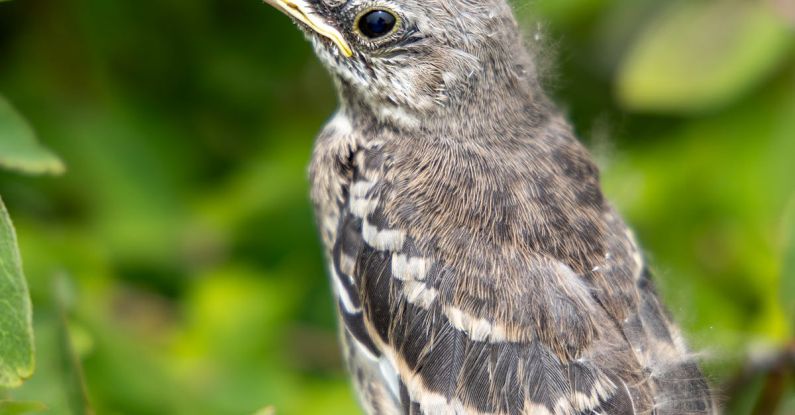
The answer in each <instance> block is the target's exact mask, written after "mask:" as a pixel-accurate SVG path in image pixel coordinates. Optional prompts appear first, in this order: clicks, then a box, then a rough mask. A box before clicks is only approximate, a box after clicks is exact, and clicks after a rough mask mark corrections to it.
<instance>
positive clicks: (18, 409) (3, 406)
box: [0, 0, 47, 415]
mask: <svg viewBox="0 0 795 415" xmlns="http://www.w3.org/2000/svg"><path fill="white" fill-rule="evenodd" d="M0 1H3V0H0ZM45 410H47V405H45V404H43V403H41V402H14V401H0V415H23V414H30V413H34V412H42V411H45Z"/></svg>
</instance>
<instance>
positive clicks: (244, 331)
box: [0, 0, 795, 415]
mask: <svg viewBox="0 0 795 415" xmlns="http://www.w3.org/2000/svg"><path fill="white" fill-rule="evenodd" d="M514 3H516V4H517V7H518V8H519V11H520V14H521V16H522V17H523V21H524V22H525V24H526V25H527V27H528V29H529V30H532V31H533V32H534V33H533V34H534V35H537V36H529V37H528V39H529V42H531V43H532V46H533V47H534V49H536V50H538V49H543V48H546V49H553V50H554V51H556V53H550V54H545V55H543V56H541V57H540V58H541V59H553V57H555V56H557V58H556V59H554V62H551V64H550V62H542V63H544V64H543V65H542V68H550V69H547V71H546V72H545V73H544V74H543V75H545V76H544V78H545V81H546V83H547V85H548V87H549V90H550V92H551V93H552V94H553V95H554V98H555V99H556V100H557V101H558V102H559V103H561V104H562V106H563V108H565V110H566V112H567V114H568V116H569V118H570V119H571V120H573V122H574V124H575V127H576V129H577V131H578V133H579V135H580V136H581V137H582V138H583V139H584V140H585V141H586V143H587V144H588V145H589V146H590V147H591V148H592V149H593V150H594V152H595V153H596V155H597V156H598V158H599V160H600V162H601V164H602V168H603V169H602V170H603V181H604V184H605V188H606V192H607V193H608V196H609V197H610V199H611V200H613V202H614V203H615V204H616V205H617V207H618V208H619V209H620V210H621V211H622V212H623V213H624V214H625V216H626V217H627V220H628V222H629V223H630V224H631V225H632V226H633V228H634V229H635V230H636V232H637V234H638V237H639V239H640V241H641V243H642V244H643V245H644V246H645V248H646V249H647V253H648V257H649V258H650V261H651V262H652V263H653V264H654V269H655V274H656V279H657V284H658V286H659V288H660V291H661V292H662V294H663V296H664V297H665V299H666V303H667V304H669V305H670V309H671V311H672V313H673V314H674V315H675V317H676V318H677V320H678V321H680V322H681V323H682V328H683V332H684V333H685V334H686V337H687V338H688V339H689V341H690V344H691V345H693V346H694V348H695V349H697V350H706V352H704V353H703V354H704V355H705V356H706V357H705V361H706V367H707V369H708V370H709V372H710V376H711V378H712V379H714V382H715V383H716V384H718V386H723V385H726V384H732V385H733V384H734V383H735V382H734V379H735V377H736V376H737V374H738V373H739V369H740V368H741V367H744V366H746V364H747V362H748V355H749V354H751V350H753V351H754V353H753V354H754V355H758V354H760V353H761V352H760V351H764V350H773V351H775V350H778V349H780V348H781V347H782V346H783V345H784V344H787V343H788V342H791V341H792V339H793V331H795V327H793V325H792V322H793V321H795V315H794V314H793V298H794V297H795V296H793V294H792V293H793V292H795V285H793V284H795V282H794V281H795V265H793V264H795V259H793V257H794V256H795V253H793V252H795V250H793V246H794V245H795V244H793V243H792V236H791V235H792V232H793V231H792V229H793V223H795V220H793V219H792V218H793V213H792V212H793V203H795V202H793V200H795V164H793V163H792V156H793V154H795V140H793V137H795V49H793V41H792V28H791V26H790V28H787V27H785V26H784V23H782V22H781V21H780V19H782V17H781V16H785V15H786V13H782V12H770V11H769V10H768V11H765V10H766V9H765V7H777V6H776V5H779V3H786V2H779V1H769V2H768V1H765V2H736V1H733V0H714V1H684V2H682V1H677V2H658V1H654V0H538V1H533V2H531V3H527V2H519V1H515V2H514ZM762 4H765V6H762ZM40 6H41V5H40V4H38V3H37V2H33V1H16V2H9V3H4V4H3V5H2V6H0V28H2V30H0V62H3V65H0V90H2V91H3V92H4V93H5V94H6V96H7V97H9V98H10V99H11V100H12V101H13V102H14V104H15V106H16V108H19V109H20V112H21V113H22V114H25V117H26V118H27V119H28V120H30V124H31V125H33V126H34V127H35V130H36V131H37V133H38V137H39V138H40V139H41V141H42V142H46V143H47V145H48V146H50V147H52V148H53V149H54V150H55V151H56V152H57V154H59V155H60V156H61V157H62V158H63V160H64V161H65V162H67V164H68V165H69V173H68V174H65V175H64V176H62V177H58V178H57V179H53V178H52V177H49V176H37V177H27V176H19V175H18V174H15V173H1V172H0V194H2V195H3V197H4V199H5V201H6V203H7V204H8V207H9V210H11V212H12V213H13V216H14V222H15V225H16V227H17V233H18V236H19V243H20V245H21V252H22V255H23V256H24V260H25V261H24V262H25V267H26V269H25V271H26V274H27V276H28V282H29V286H30V292H31V296H32V299H33V304H34V306H35V310H36V313H35V315H34V321H33V324H34V329H35V332H36V339H35V340H36V354H37V359H36V366H37V370H36V374H35V375H34V376H33V377H31V378H30V379H29V380H28V381H27V382H25V384H24V385H23V386H22V387H21V388H19V389H15V390H12V391H9V392H7V397H6V396H2V398H9V399H16V400H19V401H41V402H44V403H45V404H46V405H47V407H48V408H50V412H51V413H54V414H71V413H74V414H81V413H86V412H89V411H90V410H91V408H92V407H93V408H94V410H95V411H96V412H97V413H102V414H104V413H125V414H136V415H137V414H142V415H147V414H153V415H154V414H157V415H159V414H175V415H181V414H185V415H188V414H189V415H204V414H207V415H215V414H254V413H257V411H261V413H265V414H270V413H272V412H273V411H275V413H276V414H277V415H291V414H331V415H334V414H340V415H342V414H345V415H349V414H354V413H358V412H357V409H356V407H357V405H356V403H355V400H354V398H353V395H352V393H351V390H350V388H349V386H348V382H347V377H346V375H345V373H344V370H343V363H342V362H341V358H340V351H339V349H338V346H337V335H336V329H335V324H336V321H335V318H336V317H335V316H334V304H333V303H332V301H331V297H330V294H329V292H330V289H329V287H328V282H327V278H326V272H325V269H324V266H325V264H324V260H323V257H322V254H321V250H320V247H319V245H318V238H317V234H316V230H315V228H314V226H313V219H312V214H311V206H310V204H309V202H308V199H307V196H306V195H307V193H308V189H307V180H306V167H305V166H306V163H307V160H308V158H309V152H310V150H311V146H312V139H313V137H314V135H315V133H316V132H317V131H318V129H319V128H320V126H321V125H322V123H323V122H324V121H325V120H326V119H327V117H328V116H329V115H330V114H331V113H332V112H333V111H334V108H335V95H334V91H333V89H332V84H331V82H330V81H329V79H328V77H327V76H326V75H325V72H324V70H323V69H322V68H321V67H320V65H319V64H318V63H317V61H316V59H315V58H314V56H312V51H311V48H310V47H309V46H308V45H307V44H306V42H305V41H304V39H303V37H302V36H301V34H300V33H299V32H298V31H297V30H295V27H294V26H293V25H292V24H291V23H290V22H289V21H288V20H287V19H286V18H285V17H284V16H282V15H281V14H279V13H277V12H275V11H273V10H271V9H270V8H268V7H266V6H263V5H262V4H261V3H260V2H228V1H223V0H215V1H209V2H196V1H187V0H175V1H169V2H161V1H155V0H139V1H135V2H108V1H104V0H81V1H77V0H64V1H57V2H48V3H47V7H40ZM778 7H786V5H784V6H778ZM771 14H772V15H775V16H772V17H771ZM536 22H540V23H542V24H540V25H538V24H536ZM539 29H540V30H539ZM536 31H537V33H535V32H536ZM536 42H538V43H536ZM713 42H714V45H713ZM705 45H706V46H705ZM683 73H684V75H683ZM6 113H8V111H6ZM12 114H16V113H12ZM649 114H666V115H654V116H652V115H649ZM0 119H14V120H18V116H17V115H12V116H11V117H10V118H9V117H8V116H5V118H3V117H0ZM17 125H19V123H17ZM22 125H25V127H19V126H17V127H15V128H16V130H15V131H27V132H29V131H30V128H29V127H27V126H26V125H27V124H22ZM0 130H1V129H0ZM25 134H28V133H25ZM25 134H23V135H22V136H26V135H25ZM27 137H32V136H30V135H27ZM23 142H24V143H27V144H25V145H24V146H23V147H14V148H28V149H30V148H37V147H38V145H36V144H32V143H35V142H36V141H34V140H30V139H26V140H24V141H23ZM17 145H19V144H17ZM25 146H26V147H25ZM3 148H6V147H2V144H0V159H2V158H3V157H4V156H8V155H9V154H10V153H7V152H6V151H4V150H2V149H3ZM9 148H10V147H9ZM26 151H28V150H26ZM20 154H21V153H20ZM26 154H33V153H26ZM48 159H49V160H50V161H49V162H42V161H41V160H48ZM28 160H39V161H38V162H36V163H34V164H35V165H38V166H50V167H52V166H55V165H56V162H53V161H52V160H55V159H52V158H48V156H43V157H42V156H35V157H28ZM41 170H48V169H45V168H40V169H39V170H38V171H41ZM49 171H53V169H52V168H50V169H49ZM786 212H790V213H786ZM787 217H789V218H790V219H785V218H787ZM784 224H786V225H784ZM788 235H790V236H788ZM786 241H789V242H786ZM786 258H789V259H786ZM55 275H69V276H70V278H69V279H68V280H67V281H69V283H68V284H61V283H58V284H57V285H58V287H59V288H57V289H54V288H53V285H54V284H53V276H55ZM59 281H61V282H63V281H64V280H61V279H59ZM81 366H82V368H81ZM782 370H783V369H782ZM81 372H82V374H83V375H84V376H81ZM766 376H767V373H766V372H763V373H759V374H758V375H755V376H754V377H753V379H752V380H751V381H749V382H739V386H737V387H736V388H735V389H732V392H731V394H730V395H729V396H728V397H727V398H728V403H727V406H728V408H727V411H726V412H727V413H729V414H745V413H749V412H750V411H751V410H752V408H754V406H755V404H756V403H757V402H758V401H759V395H760V393H762V392H763V391H764V389H765V385H766V384H767V383H768V382H766ZM81 378H83V379H84V380H85V388H83V386H82V379H81ZM786 391H787V393H788V395H787V396H785V397H784V398H782V404H781V405H780V407H779V410H778V414H779V415H782V414H788V413H792V408H793V402H795V393H792V392H791V391H789V390H786ZM87 401H90V402H91V406H88V405H86V402H87ZM0 405H2V404H0ZM263 408H266V409H263ZM788 411H789V412H788ZM0 413H2V410H0ZM774 413H775V412H774Z"/></svg>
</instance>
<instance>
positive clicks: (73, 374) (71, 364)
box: [54, 275, 94, 415]
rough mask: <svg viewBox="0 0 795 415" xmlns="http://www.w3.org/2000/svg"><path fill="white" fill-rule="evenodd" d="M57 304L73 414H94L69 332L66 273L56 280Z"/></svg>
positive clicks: (69, 297) (66, 385) (69, 293)
mask: <svg viewBox="0 0 795 415" xmlns="http://www.w3.org/2000/svg"><path fill="white" fill-rule="evenodd" d="M54 283H55V284H54V285H55V286H54V295H55V303H56V304H55V305H56V308H57V310H58V317H59V320H60V324H59V325H58V338H59V339H58V341H59V343H60V347H59V351H60V356H59V357H60V361H61V367H62V368H63V377H64V390H65V391H66V397H67V401H68V403H69V409H70V410H71V413H72V414H73V415H93V414H94V410H93V409H92V407H91V403H90V402H89V399H88V391H87V388H86V381H85V376H84V374H83V367H82V366H81V362H80V357H79V356H77V354H76V353H75V349H74V345H73V343H72V336H71V333H70V332H69V316H68V314H69V311H68V310H69V308H70V303H71V302H72V297H73V293H72V287H71V281H70V280H69V278H68V276H66V275H58V276H57V277H56V279H55V281H54Z"/></svg>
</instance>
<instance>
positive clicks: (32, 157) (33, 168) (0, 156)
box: [0, 0, 66, 174]
mask: <svg viewBox="0 0 795 415" xmlns="http://www.w3.org/2000/svg"><path fill="white" fill-rule="evenodd" d="M0 1H2V0H0ZM0 167H4V168H7V169H11V170H17V171H21V172H23V173H30V174H43V173H48V174H61V173H63V172H64V171H65V170H66V168H65V166H64V164H63V162H62V161H61V159H59V158H58V156H56V155H55V154H54V153H53V152H51V151H50V150H48V149H46V148H44V147H43V146H42V145H41V144H39V143H38V142H37V141H36V136H35V134H34V133H33V129H32V128H31V127H30V125H29V124H28V123H27V121H25V119H24V118H22V116H21V115H19V113H17V112H16V110H14V108H13V107H11V104H9V103H8V101H7V100H6V99H5V98H3V97H2V96H0Z"/></svg>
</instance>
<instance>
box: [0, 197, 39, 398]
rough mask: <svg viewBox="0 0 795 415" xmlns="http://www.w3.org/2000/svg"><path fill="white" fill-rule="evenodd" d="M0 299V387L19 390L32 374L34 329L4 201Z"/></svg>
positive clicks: (0, 208) (0, 224)
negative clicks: (18, 387)
mask: <svg viewBox="0 0 795 415" xmlns="http://www.w3.org/2000/svg"><path fill="white" fill-rule="evenodd" d="M0 298H2V299H3V300H2V301H0V387H6V388H8V387H16V386H19V385H21V384H22V381H23V380H24V379H25V378H27V377H30V375H32V374H33V366H34V363H33V327H32V317H31V306H30V298H29V297H28V287H27V284H26V283H25V277H24V275H22V263H21V260H20V257H19V250H18V249H17V240H16V235H15V234H14V228H13V226H12V225H11V218H9V217H8V212H7V211H6V208H5V205H4V204H3V201H2V199H0Z"/></svg>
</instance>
